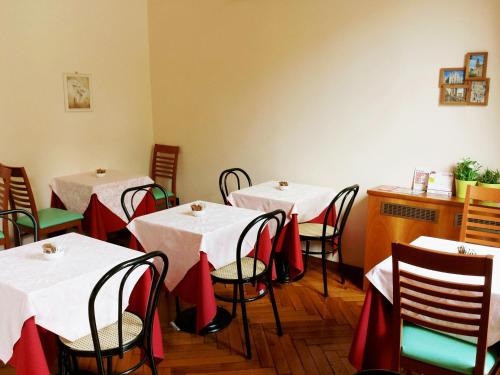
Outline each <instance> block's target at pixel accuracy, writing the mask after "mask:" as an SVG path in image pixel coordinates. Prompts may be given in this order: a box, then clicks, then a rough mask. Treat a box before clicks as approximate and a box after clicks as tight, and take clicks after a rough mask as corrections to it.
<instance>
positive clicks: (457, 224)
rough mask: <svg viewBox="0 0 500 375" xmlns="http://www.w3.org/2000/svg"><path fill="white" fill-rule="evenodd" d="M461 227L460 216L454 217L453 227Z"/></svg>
mask: <svg viewBox="0 0 500 375" xmlns="http://www.w3.org/2000/svg"><path fill="white" fill-rule="evenodd" d="M461 225H462V214H456V215H455V226H457V227H459V226H461Z"/></svg>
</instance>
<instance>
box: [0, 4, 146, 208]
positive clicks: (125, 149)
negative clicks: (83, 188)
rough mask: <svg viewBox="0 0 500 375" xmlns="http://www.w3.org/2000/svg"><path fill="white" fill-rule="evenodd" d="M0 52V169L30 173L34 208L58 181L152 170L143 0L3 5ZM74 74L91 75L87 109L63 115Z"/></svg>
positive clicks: (41, 204) (46, 201) (44, 204)
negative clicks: (66, 80) (66, 82)
mask: <svg viewBox="0 0 500 375" xmlns="http://www.w3.org/2000/svg"><path fill="white" fill-rule="evenodd" d="M0 46H1V48H2V53H1V55H2V56H1V58H0V163H4V164H7V165H14V166H25V167H26V169H27V172H28V175H29V177H30V180H31V182H32V184H33V188H34V191H35V194H36V198H37V202H38V206H39V208H43V207H47V206H48V205H49V201H50V190H49V187H48V184H49V182H50V180H51V178H52V177H55V176H60V175H67V174H73V173H78V172H83V171H87V170H93V169H95V168H97V167H104V168H116V169H123V170H128V171H133V172H142V173H147V172H148V164H149V159H150V152H151V145H152V143H153V129H152V116H151V88H150V74H149V43H148V16H147V3H146V0H132V1H127V2H123V1H121V0H106V1H101V0H89V1H84V2H82V1H77V0H64V1H60V0H43V1H33V0H0ZM74 71H78V72H81V73H91V74H92V77H93V81H92V83H93V93H94V97H93V98H94V111H93V112H85V113H69V112H65V109H64V95H63V73H64V72H74Z"/></svg>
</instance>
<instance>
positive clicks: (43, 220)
mask: <svg viewBox="0 0 500 375" xmlns="http://www.w3.org/2000/svg"><path fill="white" fill-rule="evenodd" d="M82 219H83V215H82V214H78V213H76V212H71V211H67V210H61V209H59V208H45V209H43V210H40V211H38V225H39V226H40V229H46V228H50V227H54V226H56V225H60V224H65V223H69V222H71V221H75V220H82ZM17 223H18V224H19V225H23V226H25V227H29V228H33V223H32V222H31V220H30V219H29V217H27V216H22V217H20V218H19V219H18V220H17Z"/></svg>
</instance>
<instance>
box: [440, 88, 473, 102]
mask: <svg viewBox="0 0 500 375" xmlns="http://www.w3.org/2000/svg"><path fill="white" fill-rule="evenodd" d="M468 89H469V86H468V85H443V86H442V87H441V95H440V97H439V104H444V105H465V104H467V103H466V100H467V91H468Z"/></svg>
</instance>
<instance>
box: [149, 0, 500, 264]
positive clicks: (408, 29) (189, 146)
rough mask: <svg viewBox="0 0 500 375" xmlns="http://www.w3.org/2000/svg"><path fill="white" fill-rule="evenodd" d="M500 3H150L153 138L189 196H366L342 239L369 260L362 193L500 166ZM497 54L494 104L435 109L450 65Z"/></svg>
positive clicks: (351, 252)
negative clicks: (296, 189) (269, 188)
mask: <svg viewBox="0 0 500 375" xmlns="http://www.w3.org/2000/svg"><path fill="white" fill-rule="evenodd" d="M499 17H500V2H499V1H497V0H477V1H474V2H470V1H466V0H440V1H433V0H425V1H410V0H405V1H401V0H378V1H371V0H358V1H344V0H203V1H199V0H150V1H149V19H150V25H149V26H150V54H151V55H150V56H151V77H152V98H153V122H154V138H155V141H156V142H159V143H166V144H176V145H180V146H181V158H180V164H179V180H178V184H179V187H178V191H179V192H180V195H181V198H182V199H183V201H189V200H193V199H208V200H220V197H219V192H218V188H217V178H218V174H219V172H220V171H221V170H222V169H224V168H226V167H233V166H241V167H243V168H245V169H246V170H248V172H249V173H250V174H251V175H252V177H253V180H254V181H255V182H259V181H265V180H269V179H277V178H285V179H288V180H290V181H295V182H303V183H311V184H320V185H330V186H333V187H335V188H337V189H340V188H342V187H344V186H346V185H348V184H352V183H359V184H360V185H361V189H362V191H363V193H362V194H361V196H360V197H359V199H358V203H357V205H356V207H355V210H354V212H353V216H352V220H351V222H350V225H349V227H348V233H347V237H346V241H345V243H344V244H345V247H346V249H345V257H346V261H347V263H350V264H354V265H362V263H363V261H362V259H363V258H362V257H363V245H364V230H365V216H366V195H365V191H366V189H367V188H370V187H372V186H375V185H379V184H398V185H403V186H409V184H410V181H411V177H412V173H413V169H414V167H415V166H430V167H433V168H437V169H448V168H450V167H451V166H452V165H453V163H454V162H455V161H456V160H457V159H459V158H461V157H462V156H472V157H474V158H476V159H478V160H479V161H480V162H481V163H483V164H487V165H489V166H491V167H495V168H497V167H500V149H499V147H498V146H499V139H500V106H499V92H500V91H499V90H500V79H499V73H500V23H499V22H498V19H499ZM470 51H488V52H489V66H488V76H489V77H491V92H490V103H489V106H488V107H485V108H483V107H444V106H439V105H438V96H439V90H438V87H437V84H438V75H439V69H440V68H441V67H455V66H460V65H462V64H463V60H464V55H465V53H466V52H470Z"/></svg>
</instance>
